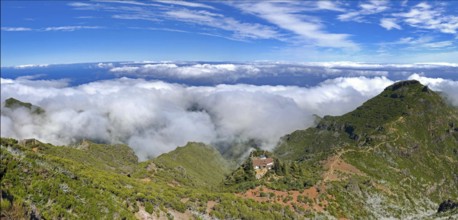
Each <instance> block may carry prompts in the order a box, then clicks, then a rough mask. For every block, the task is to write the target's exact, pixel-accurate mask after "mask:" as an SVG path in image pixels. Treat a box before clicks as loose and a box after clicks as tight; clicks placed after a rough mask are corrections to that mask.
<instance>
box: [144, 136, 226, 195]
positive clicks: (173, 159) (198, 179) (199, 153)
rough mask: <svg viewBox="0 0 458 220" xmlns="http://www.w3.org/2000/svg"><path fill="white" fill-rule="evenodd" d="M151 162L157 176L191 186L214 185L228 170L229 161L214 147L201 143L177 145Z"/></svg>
mask: <svg viewBox="0 0 458 220" xmlns="http://www.w3.org/2000/svg"><path fill="white" fill-rule="evenodd" d="M153 163H154V164H155V165H156V166H157V170H158V172H157V175H158V176H162V177H164V178H169V179H171V178H173V180H175V181H177V182H178V183H180V184H185V185H191V186H204V187H216V186H217V185H218V184H220V183H221V182H222V181H223V179H224V177H225V176H226V175H227V174H228V173H229V171H230V170H229V163H228V162H227V161H226V160H225V159H224V158H223V157H222V156H221V154H220V153H219V152H218V151H217V150H216V149H215V148H213V147H211V146H207V145H204V144H201V143H188V144H187V145H186V146H184V147H178V148H177V149H175V150H174V151H172V152H169V153H166V154H162V155H160V156H159V157H157V158H155V159H154V160H153ZM172 174H173V175H172Z"/></svg>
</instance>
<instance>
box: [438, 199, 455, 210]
mask: <svg viewBox="0 0 458 220" xmlns="http://www.w3.org/2000/svg"><path fill="white" fill-rule="evenodd" d="M454 209H458V202H454V201H452V200H450V199H449V200H446V201H443V202H442V203H441V204H440V205H439V208H438V209H437V212H448V211H451V210H454Z"/></svg>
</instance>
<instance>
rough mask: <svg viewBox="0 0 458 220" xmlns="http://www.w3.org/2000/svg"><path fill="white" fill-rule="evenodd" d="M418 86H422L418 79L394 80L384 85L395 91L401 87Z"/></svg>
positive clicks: (387, 88)
mask: <svg viewBox="0 0 458 220" xmlns="http://www.w3.org/2000/svg"><path fill="white" fill-rule="evenodd" d="M418 86H423V85H422V84H421V83H420V82H419V81H417V80H404V81H400V82H396V83H394V84H393V85H391V86H388V87H386V89H385V91H386V90H391V91H396V90H399V89H402V88H416V87H418Z"/></svg>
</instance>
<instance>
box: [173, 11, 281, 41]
mask: <svg viewBox="0 0 458 220" xmlns="http://www.w3.org/2000/svg"><path fill="white" fill-rule="evenodd" d="M165 14H166V15H167V16H168V17H169V18H170V19H174V20H180V21H183V22H190V23H195V24H199V25H203V26H210V27H213V28H218V29H222V30H226V31H232V32H234V34H233V36H234V37H235V38H242V39H243V38H248V39H271V38H273V39H276V38H278V37H279V36H278V33H277V31H275V29H273V28H271V27H269V26H266V25H261V24H258V23H244V22H240V21H238V20H236V19H233V18H230V17H225V16H223V15H221V14H216V13H212V12H208V11H203V10H200V11H196V10H188V9H181V10H171V11H167V12H165Z"/></svg>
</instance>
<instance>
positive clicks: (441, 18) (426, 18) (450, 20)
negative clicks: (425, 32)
mask: <svg viewBox="0 0 458 220" xmlns="http://www.w3.org/2000/svg"><path fill="white" fill-rule="evenodd" d="M394 16H396V17H398V18H401V19H403V21H404V22H405V23H406V24H408V25H410V26H412V27H416V28H423V29H430V30H437V31H440V32H442V33H447V34H456V33H457V29H458V16H455V15H445V13H444V9H443V8H442V7H432V6H431V5H429V4H428V3H426V2H421V3H419V4H417V5H415V6H413V7H412V8H411V9H410V11H409V12H405V13H397V14H394Z"/></svg>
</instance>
